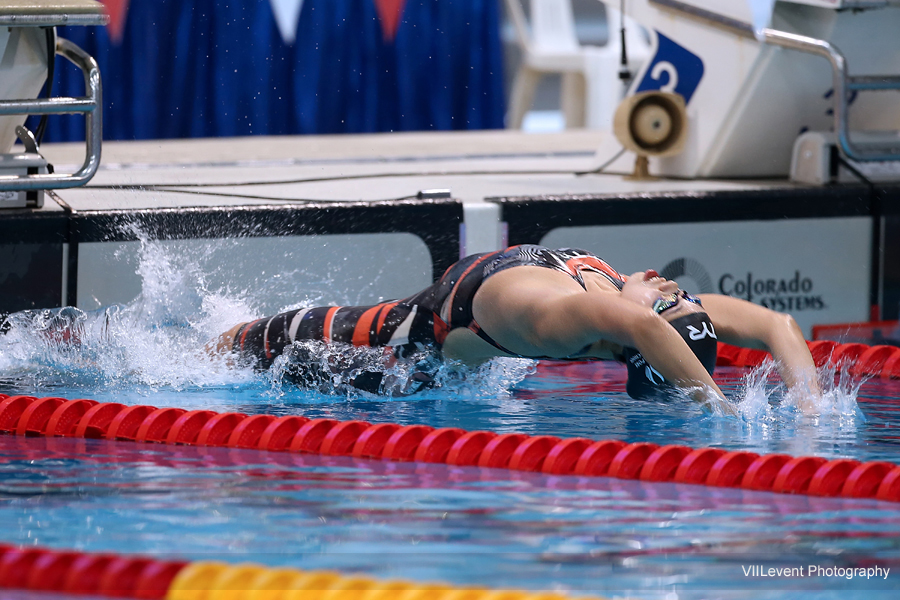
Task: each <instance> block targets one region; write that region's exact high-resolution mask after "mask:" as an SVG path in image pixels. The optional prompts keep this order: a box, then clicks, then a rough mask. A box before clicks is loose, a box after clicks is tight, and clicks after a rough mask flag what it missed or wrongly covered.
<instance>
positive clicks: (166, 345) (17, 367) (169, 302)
mask: <svg viewBox="0 0 900 600" xmlns="http://www.w3.org/2000/svg"><path fill="white" fill-rule="evenodd" d="M120 227H121V228H122V229H123V230H124V231H126V232H127V233H129V234H131V235H132V236H134V237H135V238H136V239H137V240H138V242H139V250H138V261H137V266H136V268H135V272H136V274H137V275H138V276H139V277H140V280H141V288H140V289H141V291H140V294H139V295H138V296H137V297H136V298H135V299H133V300H132V301H130V302H128V303H126V304H119V305H113V306H107V307H102V308H99V309H97V310H92V311H85V310H82V309H79V308H75V307H64V308H61V309H48V310H31V311H23V312H19V313H16V314H13V315H10V317H9V318H8V319H7V321H6V324H5V329H6V333H5V335H0V381H3V382H4V383H5V384H8V385H9V387H11V388H18V389H23V390H28V393H44V392H42V390H53V389H59V388H67V389H68V390H69V392H68V393H71V392H72V388H74V390H75V393H79V394H84V395H96V394H98V393H113V392H117V391H118V392H126V393H128V392H133V391H135V390H137V391H138V393H139V394H140V395H151V394H154V393H155V392H158V391H160V390H165V391H180V390H186V389H189V388H192V389H204V388H214V387H222V386H225V387H231V386H245V387H246V386H248V385H249V386H251V387H254V388H255V389H256V390H257V392H258V394H257V395H258V396H259V395H261V396H262V398H261V400H262V401H264V402H268V403H270V404H273V405H277V404H278V403H279V402H280V401H283V399H284V398H285V396H286V395H290V396H292V397H291V400H296V399H297V398H296V396H297V391H298V390H299V391H300V392H301V394H300V396H304V393H305V396H308V397H309V398H308V399H309V400H310V401H313V402H333V401H334V400H335V399H340V398H348V399H353V398H357V397H366V396H367V395H369V394H368V393H367V392H366V391H365V389H362V390H361V389H359V387H354V384H358V383H359V381H361V378H362V379H365V378H366V377H373V376H374V375H377V377H378V382H379V383H378V384H377V385H375V388H378V389H372V390H370V391H378V392H379V397H380V398H382V399H384V398H387V399H389V398H391V397H405V396H407V395H409V394H410V393H412V392H416V391H419V395H421V397H423V398H432V397H434V396H435V395H437V394H438V392H434V393H433V394H429V393H428V392H421V391H420V390H423V389H426V388H431V387H434V388H443V391H442V392H440V394H441V395H446V390H447V389H449V390H452V392H453V394H454V396H455V397H460V398H465V399H473V398H478V399H482V398H497V397H500V398H502V397H508V396H509V395H510V392H511V390H512V389H513V388H514V387H515V385H516V384H517V383H519V382H520V381H522V379H524V378H525V377H526V376H527V375H528V374H529V373H531V372H533V370H534V364H535V361H530V360H518V359H498V360H495V361H491V362H489V363H487V364H485V365H482V366H480V367H478V368H469V367H466V366H465V365H462V364H457V363H453V362H441V361H438V360H437V357H436V356H434V355H433V354H431V353H428V352H425V351H423V352H422V353H420V354H418V355H415V356H412V357H406V358H404V359H403V360H395V359H393V357H391V356H390V355H389V354H385V352H384V351H383V350H382V349H372V348H363V347H359V348H355V347H352V346H347V347H342V346H341V345H338V344H332V345H325V344H322V343H319V342H303V343H299V344H294V346H293V347H292V348H291V349H290V351H289V352H287V353H286V354H285V355H284V356H282V357H279V358H278V360H276V363H275V365H273V367H272V368H271V369H269V370H268V371H267V372H263V373H259V372H256V371H254V370H253V368H252V365H249V364H235V361H234V359H233V357H225V356H214V355H210V354H209V353H208V352H207V351H206V350H205V349H204V348H205V346H206V345H207V344H209V343H210V342H211V341H212V340H215V339H216V337H217V336H218V335H219V334H221V333H222V332H223V331H226V330H228V329H229V328H231V327H233V326H234V325H235V324H237V323H241V322H247V321H251V320H253V319H256V318H259V317H261V316H263V315H262V311H261V310H260V309H259V307H260V306H262V305H263V304H265V303H266V302H270V301H271V297H270V296H271V293H270V291H269V290H270V287H271V286H269V285H267V283H268V282H269V281H270V280H271V279H272V278H273V277H277V276H278V274H276V275H272V274H266V273H260V274H259V281H256V282H253V284H252V285H249V286H248V288H247V289H233V288H231V287H228V285H227V284H222V285H220V286H219V287H215V286H214V285H213V284H211V283H210V282H211V281H213V280H216V279H224V280H226V281H227V280H228V278H227V277H219V275H220V273H218V272H217V269H220V268H221V266H218V265H220V263H221V262H222V261H221V259H222V256H221V255H222V254H225V255H229V253H230V252H232V251H233V249H234V244H235V243H238V242H236V241H235V240H208V241H205V242H204V243H202V244H196V245H194V246H192V251H191V252H184V251H179V250H178V249H177V247H176V246H173V245H172V244H169V243H167V242H165V241H159V240H152V239H149V237H148V236H147V235H146V234H145V233H144V232H143V231H142V230H141V229H140V228H139V227H138V226H137V225H135V224H134V223H124V224H121V225H120ZM116 258H117V259H119V260H122V261H127V260H128V259H129V256H128V255H127V252H126V251H124V250H120V251H119V252H118V253H117V255H116ZM282 275H283V274H282ZM317 283H320V284H322V285H326V284H328V286H329V287H332V288H333V287H334V285H335V282H333V281H332V282H330V283H329V282H326V281H321V282H317ZM319 287H320V286H313V288H314V289H312V290H310V289H309V288H305V289H302V290H301V289H297V290H294V291H295V292H296V293H293V294H289V295H287V296H286V297H289V298H291V300H292V301H293V303H291V304H288V305H286V306H283V307H282V308H281V309H280V310H281V311H284V310H291V309H294V308H302V307H309V306H314V305H320V304H323V299H322V294H323V292H322V290H320V289H319ZM348 293H349V292H348ZM344 295H348V294H344ZM298 297H299V298H301V301H299V302H297V301H296V299H297V298H298ZM301 359H303V360H301ZM323 395H324V396H326V397H325V398H323V397H322V396H323ZM158 401H159V399H158V398H155V399H154V402H158ZM301 401H302V398H301ZM162 402H163V403H165V400H162Z"/></svg>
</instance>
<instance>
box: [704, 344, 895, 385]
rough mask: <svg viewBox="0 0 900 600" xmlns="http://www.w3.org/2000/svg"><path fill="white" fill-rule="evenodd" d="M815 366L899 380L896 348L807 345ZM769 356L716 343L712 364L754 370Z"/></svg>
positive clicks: (860, 345)
mask: <svg viewBox="0 0 900 600" xmlns="http://www.w3.org/2000/svg"><path fill="white" fill-rule="evenodd" d="M807 345H808V346H809V352H810V354H812V357H813V362H815V363H816V366H817V367H821V366H823V365H826V364H830V365H835V366H841V365H847V366H848V367H849V372H850V374H851V375H854V376H857V377H880V378H882V379H900V347H897V346H887V345H877V346H868V345H866V344H857V343H848V344H839V343H837V342H832V341H830V340H818V341H815V342H807ZM769 358H771V355H770V354H768V353H767V352H763V351H762V350H751V349H748V348H739V347H737V346H732V345H729V344H723V343H721V342H720V343H719V348H718V356H717V358H716V364H717V365H719V366H723V367H757V366H759V365H760V364H762V363H763V361H765V360H766V359H769Z"/></svg>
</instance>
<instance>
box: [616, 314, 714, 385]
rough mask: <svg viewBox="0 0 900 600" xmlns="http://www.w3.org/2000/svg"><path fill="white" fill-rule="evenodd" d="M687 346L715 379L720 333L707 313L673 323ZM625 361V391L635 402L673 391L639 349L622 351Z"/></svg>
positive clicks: (678, 319) (692, 315)
mask: <svg viewBox="0 0 900 600" xmlns="http://www.w3.org/2000/svg"><path fill="white" fill-rule="evenodd" d="M669 325H671V326H672V327H674V328H675V331H677V332H678V333H679V334H680V335H681V337H682V338H683V339H684V341H685V342H687V345H688V346H689V347H690V349H691V350H692V351H693V352H694V355H695V356H696V357H697V358H698V359H700V363H701V364H702V365H703V368H705V369H706V370H707V372H708V373H709V374H710V375H712V373H713V370H714V369H715V368H716V353H717V350H718V344H717V340H716V330H715V327H714V326H713V323H712V321H711V320H710V318H709V315H707V314H706V313H705V312H695V313H691V314H689V315H685V316H683V317H678V318H677V319H674V320H672V321H670V322H669ZM622 354H623V356H624V357H625V367H626V368H627V369H628V382H627V383H626V384H625V391H627V392H628V395H629V396H631V397H632V398H649V397H652V396H655V395H657V394H658V393H659V392H661V391H663V390H665V389H666V388H670V387H671V385H670V384H669V383H668V382H667V381H666V380H665V378H664V377H663V376H662V375H661V374H660V373H659V371H657V370H656V369H654V368H653V367H652V366H650V363H648V362H647V360H646V359H645V358H644V356H643V355H642V354H641V353H640V352H639V351H638V350H637V349H636V348H628V347H626V348H625V349H624V350H623V351H622Z"/></svg>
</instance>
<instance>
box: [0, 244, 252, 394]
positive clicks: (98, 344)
mask: <svg viewBox="0 0 900 600" xmlns="http://www.w3.org/2000/svg"><path fill="white" fill-rule="evenodd" d="M138 239H139V241H140V250H139V264H138V267H137V271H136V272H137V274H138V275H139V276H140V277H141V293H140V295H139V296H138V297H137V298H135V299H134V300H132V301H131V302H129V303H127V304H122V305H113V306H109V307H104V308H101V309H98V310H94V311H89V312H87V311H83V310H81V309H78V308H74V307H64V308H61V309H49V310H31V311H23V312H20V313H15V314H13V315H10V316H9V317H8V319H7V322H6V328H7V331H6V334H5V335H3V336H0V377H2V378H4V379H5V380H10V381H13V382H15V383H17V384H18V387H30V388H34V389H36V390H39V389H43V388H56V387H76V388H87V389H97V388H101V387H102V388H104V389H109V388H110V387H112V388H120V389H122V388H129V387H134V386H138V387H140V386H143V387H149V388H151V389H152V388H160V387H169V388H173V389H183V388H185V387H188V386H209V385H222V384H231V383H239V382H242V381H246V380H247V379H248V378H249V377H251V376H252V375H251V374H250V373H249V372H248V371H247V370H246V369H235V368H233V367H232V366H231V365H229V364H228V362H227V361H226V360H225V359H224V358H222V357H215V356H210V355H209V354H208V353H207V352H205V351H204V345H205V344H206V343H207V342H208V341H209V340H211V339H214V338H215V336H217V335H218V334H219V333H221V332H222V331H225V330H226V329H227V328H228V327H231V326H233V325H234V324H235V323H238V322H241V321H246V320H249V319H251V318H253V317H255V316H256V315H255V314H254V311H253V308H252V303H251V302H250V301H249V300H248V298H247V296H246V294H244V293H241V292H238V293H228V292H226V291H222V290H210V289H209V288H208V285H207V282H206V279H205V277H204V273H203V271H202V269H201V268H200V265H201V264H202V263H201V261H202V258H203V257H197V256H184V255H178V254H176V253H175V252H172V251H170V250H168V249H166V248H165V247H164V246H163V245H162V243H160V242H157V241H151V240H148V239H147V238H146V236H143V235H140V234H139V235H138ZM210 247H212V244H211V246H210Z"/></svg>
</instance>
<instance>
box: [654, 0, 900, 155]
mask: <svg viewBox="0 0 900 600" xmlns="http://www.w3.org/2000/svg"><path fill="white" fill-rule="evenodd" d="M649 2H650V3H651V4H656V5H657V6H660V7H662V8H666V9H668V10H671V11H674V12H677V13H679V14H682V15H685V16H688V17H692V18H694V19H699V20H702V21H704V22H706V23H709V24H711V25H714V26H716V27H719V28H721V29H726V30H728V31H731V32H733V33H736V34H738V35H741V36H743V37H747V38H751V39H757V37H756V33H755V32H754V30H753V26H752V25H750V24H749V23H745V22H743V21H739V20H737V19H732V18H730V17H726V16H724V15H720V14H718V13H714V12H712V11H709V10H706V9H703V8H698V7H695V6H691V5H689V4H685V3H684V2H680V1H679V0H649ZM844 4H845V5H848V4H852V6H853V7H858V8H872V7H875V6H886V5H887V4H888V2H885V1H880V2H875V1H866V2H856V3H848V2H844ZM762 41H764V42H766V43H769V44H772V45H775V46H781V47H783V48H790V49H792V50H799V51H800V52H806V53H808V54H814V55H818V56H822V57H824V58H826V59H828V62H829V63H831V74H832V86H833V88H834V94H832V96H831V98H832V103H833V104H832V106H833V111H834V132H835V136H836V138H837V142H838V143H837V147H838V148H839V149H840V151H841V153H842V154H843V155H844V156H845V157H846V158H847V159H849V160H853V161H857V162H867V161H869V162H873V161H897V160H900V142H895V143H866V144H858V143H854V142H853V141H852V140H851V139H850V131H849V125H848V123H849V118H848V111H849V103H848V101H847V98H848V94H849V93H850V92H854V91H886V90H900V75H867V76H857V77H852V76H850V75H849V74H848V73H847V60H846V58H845V57H844V55H843V54H841V52H840V50H838V49H837V48H836V47H835V46H834V45H833V44H831V43H829V42H828V41H826V40H819V39H816V38H811V37H807V36H804V35H797V34H794V33H788V32H786V31H778V30H776V29H768V28H767V29H763V30H762Z"/></svg>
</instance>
